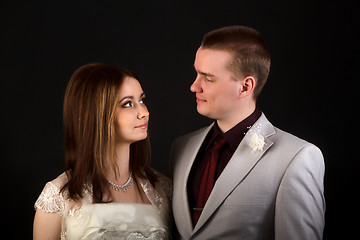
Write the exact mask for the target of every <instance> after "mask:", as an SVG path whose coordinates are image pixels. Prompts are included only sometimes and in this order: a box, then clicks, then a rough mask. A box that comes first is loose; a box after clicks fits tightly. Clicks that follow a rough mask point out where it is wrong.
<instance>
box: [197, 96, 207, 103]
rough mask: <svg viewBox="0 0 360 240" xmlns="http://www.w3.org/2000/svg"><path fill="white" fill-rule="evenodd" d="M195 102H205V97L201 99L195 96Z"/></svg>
mask: <svg viewBox="0 0 360 240" xmlns="http://www.w3.org/2000/svg"><path fill="white" fill-rule="evenodd" d="M196 102H197V103H205V102H207V101H206V100H205V99H202V98H198V97H197V98H196Z"/></svg>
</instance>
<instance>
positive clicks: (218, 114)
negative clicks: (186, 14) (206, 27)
mask: <svg viewBox="0 0 360 240" xmlns="http://www.w3.org/2000/svg"><path fill="white" fill-rule="evenodd" d="M231 58H232V56H231V54H230V53H228V52H226V51H221V50H212V49H206V48H205V49H204V48H201V47H200V48H199V49H198V51H197V53H196V58H195V63H194V67H195V70H196V72H197V77H196V79H195V81H194V82H193V84H192V85H191V87H190V90H191V91H192V92H194V93H196V102H197V111H198V112H199V113H200V114H201V115H204V116H206V117H208V118H211V119H215V120H226V119H227V118H231V117H232V115H233V114H235V112H236V107H237V102H238V100H239V92H240V90H241V89H240V88H241V84H240V80H236V79H235V78H234V77H233V74H232V72H230V70H228V68H227V67H226V66H227V64H228V63H229V61H230V60H231Z"/></svg>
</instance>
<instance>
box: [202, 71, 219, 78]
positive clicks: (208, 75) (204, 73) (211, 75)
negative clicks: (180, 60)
mask: <svg viewBox="0 0 360 240" xmlns="http://www.w3.org/2000/svg"><path fill="white" fill-rule="evenodd" d="M198 73H199V74H200V75H204V76H206V77H215V75H214V74H211V73H207V72H201V71H198Z"/></svg>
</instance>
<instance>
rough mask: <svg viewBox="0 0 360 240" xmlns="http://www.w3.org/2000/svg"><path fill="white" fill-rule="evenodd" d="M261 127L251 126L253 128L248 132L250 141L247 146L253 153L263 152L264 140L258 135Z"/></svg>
mask: <svg viewBox="0 0 360 240" xmlns="http://www.w3.org/2000/svg"><path fill="white" fill-rule="evenodd" d="M260 128H261V125H257V126H253V128H252V129H251V130H250V131H249V133H250V134H251V139H250V143H249V146H250V147H251V148H252V149H253V152H255V151H257V150H259V151H263V150H264V146H265V139H264V137H263V136H262V135H261V134H260Z"/></svg>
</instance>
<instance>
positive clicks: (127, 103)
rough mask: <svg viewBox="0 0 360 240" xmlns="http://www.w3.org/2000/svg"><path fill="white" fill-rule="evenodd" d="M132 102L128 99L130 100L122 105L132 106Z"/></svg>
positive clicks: (125, 106) (124, 106)
mask: <svg viewBox="0 0 360 240" xmlns="http://www.w3.org/2000/svg"><path fill="white" fill-rule="evenodd" d="M132 105H133V104H132V102H131V101H128V102H126V103H124V104H123V105H122V106H121V107H123V108H129V107H132Z"/></svg>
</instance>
